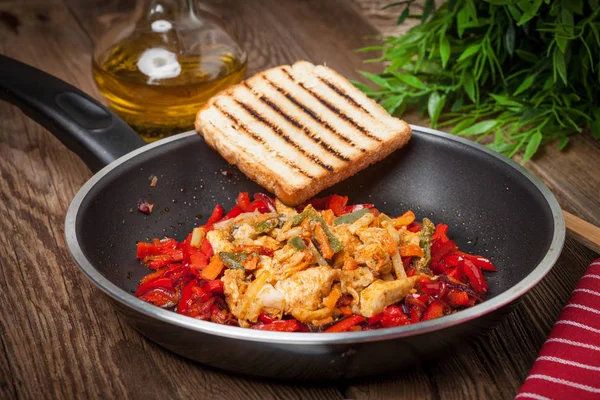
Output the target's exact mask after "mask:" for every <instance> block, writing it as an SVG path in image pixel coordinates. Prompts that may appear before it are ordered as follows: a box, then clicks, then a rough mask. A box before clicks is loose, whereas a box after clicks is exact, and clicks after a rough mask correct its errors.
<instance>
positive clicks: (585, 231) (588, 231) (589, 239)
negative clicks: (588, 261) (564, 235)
mask: <svg viewBox="0 0 600 400" xmlns="http://www.w3.org/2000/svg"><path fill="white" fill-rule="evenodd" d="M563 214H564V215H565V223H566V225H567V232H569V234H570V235H571V236H573V237H574V238H575V239H577V240H578V241H580V242H581V243H582V244H583V245H585V246H586V247H588V248H590V249H592V250H593V251H595V252H596V253H600V227H597V226H596V225H592V224H590V223H589V222H587V221H584V220H582V219H581V218H579V217H577V216H575V215H573V214H571V213H570V212H568V211H563Z"/></svg>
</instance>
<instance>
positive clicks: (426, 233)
mask: <svg viewBox="0 0 600 400" xmlns="http://www.w3.org/2000/svg"><path fill="white" fill-rule="evenodd" d="M434 231H435V225H434V224H433V222H431V221H430V220H429V219H427V218H423V226H422V227H421V241H420V242H419V246H421V248H422V249H423V252H424V253H425V254H424V255H423V257H421V258H419V259H416V260H415V264H414V267H415V270H416V271H417V272H422V271H423V270H424V269H425V268H427V267H429V263H430V262H431V236H433V232H434Z"/></svg>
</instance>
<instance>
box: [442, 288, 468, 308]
mask: <svg viewBox="0 0 600 400" xmlns="http://www.w3.org/2000/svg"><path fill="white" fill-rule="evenodd" d="M446 298H447V299H448V300H449V301H450V303H451V304H452V305H453V306H455V307H459V306H466V305H468V304H469V295H468V294H467V292H464V291H462V290H456V289H450V290H449V291H448V293H447V294H446Z"/></svg>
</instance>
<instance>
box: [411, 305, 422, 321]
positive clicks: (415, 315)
mask: <svg viewBox="0 0 600 400" xmlns="http://www.w3.org/2000/svg"><path fill="white" fill-rule="evenodd" d="M422 315H423V310H422V309H421V308H419V307H412V308H411V309H410V323H411V324H416V323H417V322H419V321H421V316H422Z"/></svg>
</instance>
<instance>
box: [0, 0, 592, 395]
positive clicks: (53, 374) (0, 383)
mask: <svg viewBox="0 0 600 400" xmlns="http://www.w3.org/2000/svg"><path fill="white" fill-rule="evenodd" d="M378 1H379V2H381V1H383V0H354V2H350V1H343V0H326V1H317V0H310V1H294V0H283V1H277V0H252V1H234V0H209V1H206V2H205V3H206V4H207V5H208V6H210V7H212V8H213V9H214V10H215V11H216V12H217V13H219V14H221V15H223V16H224V17H225V19H226V20H227V23H228V24H229V26H231V27H232V29H233V30H234V31H235V33H236V35H237V36H238V37H240V38H241V41H242V42H243V44H244V45H245V47H246V49H247V50H248V53H249V60H250V65H249V72H250V73H253V72H256V71H258V70H261V69H264V68H267V67H271V66H275V65H278V64H281V63H290V62H293V61H295V60H297V59H308V60H310V61H313V62H326V63H327V64H328V65H329V66H331V67H332V68H334V69H337V70H339V71H340V72H342V73H343V74H344V75H346V76H349V77H357V74H356V70H357V69H361V68H367V66H365V65H364V64H362V63H361V60H362V57H363V56H362V55H361V54H358V53H355V52H354V51H353V50H354V49H356V48H358V47H361V46H364V45H366V44H368V43H369V41H370V40H372V39H370V37H372V36H373V35H376V34H377V33H378V32H381V31H383V30H384V25H385V24H387V26H389V25H391V24H390V23H389V18H395V17H393V16H390V15H392V14H391V13H390V14H387V13H386V15H388V17H385V16H382V15H379V14H378V17H377V18H374V17H373V13H369V12H367V11H365V10H367V9H369V8H368V7H365V5H366V4H367V3H370V4H376V3H377V2H378ZM377 4H379V3H377ZM377 4H376V5H372V6H371V10H376V9H377V7H378V5H377ZM131 7H132V2H131V1H128V2H125V1H119V0H110V1H103V0H87V1H86V0H67V1H65V2H62V1H59V0H51V1H41V0H28V1H20V0H5V1H4V2H2V3H1V4H0V53H2V54H6V55H9V56H12V57H15V58H17V59H19V60H21V61H24V62H26V63H29V64H32V65H34V66H37V67H38V68H41V69H43V70H45V71H48V72H50V73H52V74H55V75H57V76H59V77H61V78H62V79H65V80H66V81H68V82H70V83H72V84H74V85H75V86H78V87H80V88H81V89H83V90H84V91H86V92H88V93H91V94H92V95H94V96H96V97H98V92H97V91H96V89H95V87H94V86H93V82H92V77H91V71H90V61H91V58H90V54H91V46H92V43H93V42H94V41H97V40H98V38H99V37H100V36H101V34H102V31H103V30H104V29H106V27H107V26H109V25H110V24H113V23H115V21H118V20H119V18H121V16H122V15H123V12H126V11H127V10H130V9H131ZM386 18H387V19H386ZM384 20H385V21H387V22H386V23H385V24H384V22H382V21H384ZM15 21H16V22H15ZM368 67H369V68H374V69H373V70H375V69H376V66H374V65H370V66H368ZM98 98H99V97H98ZM409 120H410V121H411V122H417V121H418V120H417V119H415V117H414V116H412V117H411V118H409ZM598 162H600V149H599V148H598V144H597V142H594V141H591V140H590V139H588V138H586V137H581V138H574V140H573V141H572V143H571V144H570V147H569V149H568V151H567V152H566V153H564V154H560V157H559V156H558V155H557V154H555V151H554V150H553V149H548V150H545V151H544V152H542V154H541V155H540V156H539V157H537V158H536V159H535V160H534V161H533V162H531V163H529V164H528V167H529V168H530V169H531V170H532V171H533V172H535V173H536V174H537V175H538V176H540V177H541V178H542V179H543V180H544V181H545V182H547V183H548V184H549V186H550V187H551V189H552V190H553V191H554V192H555V193H556V194H557V197H558V198H559V201H560V202H561V205H562V206H563V207H564V208H565V209H567V210H569V211H572V212H575V213H576V214H578V215H580V216H582V217H584V218H586V219H588V220H590V221H591V222H594V223H596V224H599V221H598V218H600V213H599V212H598V210H599V208H598V201H599V200H598V199H599V198H598V196H597V190H598V189H599V186H600V185H599V181H598V179H599V178H598V176H597V174H594V169H593V168H594V167H595V168H596V169H595V170H596V171H597V170H598V168H597V166H598V164H597V163H598ZM90 175H91V174H90V172H89V171H88V169H87V168H86V167H85V166H84V164H83V163H82V162H81V161H79V160H78V159H77V157H75V156H74V155H72V154H71V153H69V152H68V151H66V150H65V149H64V147H63V146H62V145H61V144H60V143H59V142H58V141H57V140H56V139H54V138H53V137H51V135H50V134H49V133H48V132H46V131H45V130H44V129H43V128H41V127H39V126H38V125H36V124H35V123H33V122H31V121H30V120H28V119H27V118H26V117H25V116H24V115H23V114H22V113H21V112H20V111H19V110H17V109H16V108H14V107H12V106H8V105H6V104H0V213H1V215H2V218H0V246H1V247H2V249H3V250H4V251H2V252H0V268H1V271H0V279H1V280H2V290H0V345H1V346H2V348H1V351H0V398H25V399H29V398H46V397H54V398H97V397H102V398H145V399H146V398H149V399H153V398H157V399H158V398H191V397H199V398H208V399H220V398H225V399H238V398H240V399H241V398H244V399H246V398H248V399H269V398H273V399H336V398H338V399H339V398H344V397H345V398H353V399H388V398H399V399H414V398H419V399H446V398H447V399H473V398H478V399H509V398H513V397H514V394H515V393H516V391H517V390H518V387H519V386H520V384H521V383H522V381H523V379H524V378H525V376H526V374H527V372H528V370H529V368H530V367H531V365H532V363H533V361H534V359H535V357H536V355H537V352H538V351H539V349H540V347H541V345H542V344H543V341H544V339H545V337H546V335H547V334H548V332H549V330H550V328H551V326H552V324H553V322H554V321H555V319H556V317H557V316H558V314H559V313H560V310H561V309H562V307H563V306H564V304H565V303H566V301H567V299H568V297H569V294H570V292H571V290H572V289H573V288H574V286H575V284H576V282H577V280H578V279H579V277H580V276H581V274H582V273H583V271H584V269H585V268H586V267H587V265H588V264H589V262H590V261H591V260H592V259H593V258H594V254H593V253H592V252H591V251H589V250H587V249H585V248H584V247H583V246H581V245H580V244H578V243H576V242H575V241H573V240H571V239H568V241H567V244H566V246H565V250H564V251H563V254H562V255H561V257H560V260H559V262H558V264H557V266H556V267H555V268H554V269H553V270H552V271H551V272H550V274H549V275H548V276H547V277H546V278H545V279H544V280H543V281H542V282H541V283H540V284H539V285H537V286H536V287H535V288H534V289H533V290H531V291H530V292H529V293H528V294H527V295H526V296H524V298H523V300H522V301H521V303H520V304H519V305H518V306H517V307H516V309H515V311H514V312H513V313H512V314H510V315H509V316H508V317H507V318H506V319H505V320H504V321H503V322H502V323H501V324H500V326H499V327H498V328H496V329H495V330H493V331H492V332H490V333H489V334H488V335H485V336H482V337H479V338H476V339H474V340H473V341H472V342H471V343H470V344H468V345H467V346H465V348H464V349H461V350H460V351H458V352H456V354H455V355H453V356H451V357H449V358H446V359H444V360H441V361H438V362H436V363H430V364H426V365H423V366H421V367H418V368H414V369H411V370H408V371H398V374H396V375H393V376H388V377H378V378H372V379H365V380H357V381H353V382H341V383H339V382H324V383H323V384H321V385H318V384H298V383H290V382H275V381H269V380H263V379H252V378H247V377H240V376H236V375H232V374H228V373H224V372H221V371H216V370H214V369H211V368H208V367H205V366H202V365H199V364H196V363H192V362H190V361H187V360H185V359H183V358H181V357H178V356H176V355H174V354H172V353H169V352H167V351H165V350H163V349H161V348H159V347H158V346H156V345H154V344H153V343H151V342H149V341H147V340H146V339H144V338H143V337H142V336H140V335H139V334H138V333H137V332H135V331H133V330H132V329H131V328H130V327H129V326H128V325H126V324H124V323H123V322H122V320H121V319H120V317H119V316H118V315H117V314H115V312H114V311H113V309H112V307H111V306H110V304H109V303H108V302H107V301H106V300H105V299H104V297H103V296H100V295H99V293H98V291H97V290H96V289H94V288H93V287H92V285H91V284H89V283H88V281H87V279H86V278H85V277H84V276H83V274H81V273H79V272H78V271H77V269H76V267H75V266H74V264H73V262H72V261H71V258H70V256H69V254H68V250H67V249H66V245H65V243H64V239H63V233H62V232H63V228H64V226H63V219H64V215H65V212H66V209H67V207H68V204H69V202H70V200H71V198H72V196H73V195H74V194H75V193H76V191H77V189H78V188H79V187H80V186H81V185H82V184H83V183H84V182H85V180H86V179H88V178H89V177H90ZM5 282H6V283H8V284H5Z"/></svg>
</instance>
